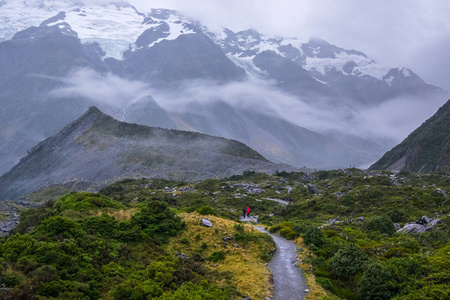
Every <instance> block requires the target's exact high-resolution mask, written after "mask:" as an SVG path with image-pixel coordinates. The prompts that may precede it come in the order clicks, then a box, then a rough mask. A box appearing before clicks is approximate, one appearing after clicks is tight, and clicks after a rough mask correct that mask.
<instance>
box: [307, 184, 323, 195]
mask: <svg viewBox="0 0 450 300" xmlns="http://www.w3.org/2000/svg"><path fill="white" fill-rule="evenodd" d="M308 192H309V193H310V194H315V195H319V194H320V191H319V190H318V189H317V186H316V185H315V184H311V183H310V184H308Z"/></svg>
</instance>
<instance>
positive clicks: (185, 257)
mask: <svg viewBox="0 0 450 300" xmlns="http://www.w3.org/2000/svg"><path fill="white" fill-rule="evenodd" d="M178 259H189V257H188V256H187V255H186V254H184V253H181V254H180V255H178Z"/></svg>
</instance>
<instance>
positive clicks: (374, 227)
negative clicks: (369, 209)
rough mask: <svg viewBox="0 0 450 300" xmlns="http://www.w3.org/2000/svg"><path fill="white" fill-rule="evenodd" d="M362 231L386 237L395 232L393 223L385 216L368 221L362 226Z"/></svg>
mask: <svg viewBox="0 0 450 300" xmlns="http://www.w3.org/2000/svg"><path fill="white" fill-rule="evenodd" d="M363 229H364V230H365V231H368V232H379V233H384V234H387V235H392V234H394V232H395V227H394V223H393V222H392V220H391V219H390V218H389V217H388V216H386V215H381V216H378V217H374V218H373V219H370V220H368V221H367V222H365V223H364V224H363Z"/></svg>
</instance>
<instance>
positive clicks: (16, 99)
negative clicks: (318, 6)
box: [0, 0, 445, 173]
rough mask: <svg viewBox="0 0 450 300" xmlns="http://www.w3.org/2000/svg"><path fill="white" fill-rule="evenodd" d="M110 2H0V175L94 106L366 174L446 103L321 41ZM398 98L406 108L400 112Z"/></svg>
mask: <svg viewBox="0 0 450 300" xmlns="http://www.w3.org/2000/svg"><path fill="white" fill-rule="evenodd" d="M109 3H110V2H109V1H107V2H103V1H88V2H85V4H82V3H81V2H74V1H65V0H55V1H37V0H35V1H31V0H27V1H10V0H4V1H1V2H0V5H1V9H0V20H2V24H3V25H2V28H1V29H0V70H1V72H0V91H1V92H0V105H1V106H2V110H1V111H0V125H1V126H0V154H1V155H2V157H3V158H4V159H3V160H2V162H1V163H0V173H4V172H6V171H7V170H9V169H10V168H11V167H12V166H13V165H14V164H16V163H17V162H18V161H19V158H20V157H23V156H24V155H25V154H26V151H27V150H28V149H30V148H31V147H33V146H34V145H35V144H37V143H38V142H40V141H42V140H43V139H45V138H46V137H49V136H51V135H54V134H56V133H57V132H58V131H59V130H61V129H62V128H63V127H64V126H65V125H66V124H68V123H69V122H71V121H73V120H75V119H76V118H77V117H78V116H79V115H81V114H82V113H83V112H84V111H86V109H87V108H88V107H90V106H92V105H96V106H98V107H99V108H100V109H102V110H103V111H105V112H106V113H108V114H110V115H112V116H114V117H115V118H117V119H119V120H122V121H127V122H136V123H140V124H144V125H150V126H159V127H164V128H170V129H183V130H191V131H198V132H202V133H206V134H210V135H216V136H222V137H225V138H231V139H236V140H238V141H240V142H243V143H245V144H247V145H248V146H250V147H252V148H253V149H255V150H256V151H258V152H260V153H261V154H262V155H264V156H265V157H267V158H268V159H269V160H271V161H273V162H277V163H278V162H280V163H288V164H292V165H296V166H308V167H317V168H335V167H342V166H344V167H347V166H348V165H357V166H366V165H369V164H370V163H372V162H373V161H375V160H377V159H378V158H379V157H381V155H382V154H383V153H384V152H385V151H386V150H387V149H388V148H389V147H391V146H393V145H394V144H395V143H397V142H398V141H400V140H401V139H402V138H404V137H405V136H406V135H407V134H408V133H409V132H411V130H412V129H414V128H416V127H417V126H418V125H419V124H420V123H421V122H422V121H423V120H425V119H426V118H427V117H429V116H430V115H431V114H432V113H433V112H434V111H435V109H436V108H437V107H438V106H440V105H441V104H442V101H443V100H442V99H445V98H444V97H443V94H444V91H443V90H441V89H440V88H438V87H435V86H432V85H429V84H427V83H425V82H424V81H423V80H422V79H421V78H420V77H419V76H418V75H416V74H415V73H414V72H413V71H412V70H409V69H406V68H390V67H384V66H379V65H378V64H376V63H375V62H374V61H373V60H371V59H370V58H368V57H367V56H366V55H365V54H364V53H362V52H360V51H355V50H347V49H343V48H340V47H338V46H335V45H331V44H329V43H327V42H326V41H324V40H320V39H311V40H310V41H307V42H302V41H299V40H296V39H291V38H285V37H270V36H265V35H263V34H261V33H258V32H257V31H255V30H247V31H242V32H233V31H231V30H229V29H224V30H222V31H217V30H216V31H214V30H210V29H208V28H206V27H205V26H203V25H202V24H200V23H198V22H196V21H192V20H188V19H186V18H184V17H183V16H181V15H179V14H178V13H177V12H175V11H171V10H164V9H154V10H152V11H150V12H140V11H138V10H136V8H134V7H133V6H131V5H128V4H127V3H123V2H120V4H109ZM99 4H103V5H99ZM411 103H414V105H411ZM405 104H406V105H409V106H411V107H414V109H411V110H410V111H409V112H408V113H406V114H399V113H397V110H396V109H397V108H398V107H402V106H403V105H405ZM394 129H395V130H394Z"/></svg>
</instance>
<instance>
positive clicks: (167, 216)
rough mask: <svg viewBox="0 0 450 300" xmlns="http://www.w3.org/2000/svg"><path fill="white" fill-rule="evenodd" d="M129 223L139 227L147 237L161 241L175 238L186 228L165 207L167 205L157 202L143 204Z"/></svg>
mask: <svg viewBox="0 0 450 300" xmlns="http://www.w3.org/2000/svg"><path fill="white" fill-rule="evenodd" d="M131 223H132V224H134V225H137V226H139V227H140V228H141V229H142V230H143V231H144V233H145V234H146V235H147V236H149V237H156V238H157V239H159V240H161V241H165V240H167V239H168V238H169V237H172V236H176V235H177V234H178V232H179V231H180V230H183V229H184V228H185V227H186V224H185V223H184V222H182V221H181V219H180V217H178V216H177V215H176V214H175V213H174V212H172V211H171V210H170V209H169V208H168V207H167V204H165V203H163V202H159V201H151V202H149V203H147V204H145V205H144V206H143V207H142V208H141V209H140V211H138V212H137V213H135V214H134V215H133V217H132V218H131Z"/></svg>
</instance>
